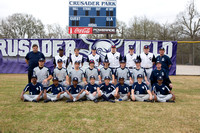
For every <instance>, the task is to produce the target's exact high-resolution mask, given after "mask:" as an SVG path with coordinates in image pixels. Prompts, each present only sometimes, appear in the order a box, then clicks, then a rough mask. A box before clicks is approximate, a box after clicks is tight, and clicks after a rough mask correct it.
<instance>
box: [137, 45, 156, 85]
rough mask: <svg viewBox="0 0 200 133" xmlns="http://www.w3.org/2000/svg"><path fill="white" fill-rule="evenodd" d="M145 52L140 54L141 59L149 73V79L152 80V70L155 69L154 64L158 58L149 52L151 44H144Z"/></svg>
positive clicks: (142, 65)
mask: <svg viewBox="0 0 200 133" xmlns="http://www.w3.org/2000/svg"><path fill="white" fill-rule="evenodd" d="M143 50H144V52H143V53H141V54H140V55H139V58H138V59H140V60H141V67H142V68H144V69H145V70H146V73H147V80H148V82H150V76H151V72H152V70H153V65H154V64H155V62H156V58H155V56H154V54H153V53H150V52H149V46H148V45H145V46H144V49H143Z"/></svg>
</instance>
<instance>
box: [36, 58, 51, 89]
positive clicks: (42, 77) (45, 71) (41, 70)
mask: <svg viewBox="0 0 200 133" xmlns="http://www.w3.org/2000/svg"><path fill="white" fill-rule="evenodd" d="M44 62H45V61H44V59H43V58H40V59H39V66H38V67H35V68H34V69H33V74H34V75H36V76H37V78H38V80H37V81H38V82H39V83H41V84H42V85H43V87H44V89H45V88H46V87H48V86H49V84H50V80H51V78H52V73H51V70H50V69H49V68H47V67H45V66H44Z"/></svg>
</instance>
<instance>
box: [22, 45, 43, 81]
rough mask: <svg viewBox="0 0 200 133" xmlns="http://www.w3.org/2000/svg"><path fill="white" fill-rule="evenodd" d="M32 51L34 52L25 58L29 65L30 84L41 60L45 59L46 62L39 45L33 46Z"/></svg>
mask: <svg viewBox="0 0 200 133" xmlns="http://www.w3.org/2000/svg"><path fill="white" fill-rule="evenodd" d="M32 49H33V51H31V52H29V53H28V54H27V55H26V57H25V61H26V64H28V83H30V82H31V77H32V75H33V69H34V68H35V67H37V66H38V61H39V59H40V58H43V59H44V60H45V57H44V54H43V53H41V52H39V51H38V45H37V44H33V46H32Z"/></svg>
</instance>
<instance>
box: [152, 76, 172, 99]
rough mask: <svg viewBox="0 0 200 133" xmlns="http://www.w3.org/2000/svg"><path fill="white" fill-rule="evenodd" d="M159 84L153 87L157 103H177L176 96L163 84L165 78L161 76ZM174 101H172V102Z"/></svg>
mask: <svg viewBox="0 0 200 133" xmlns="http://www.w3.org/2000/svg"><path fill="white" fill-rule="evenodd" d="M157 81H158V83H155V84H154V85H153V87H152V94H153V95H154V99H155V101H157V102H175V95H174V94H173V93H172V92H171V91H170V89H169V88H168V87H167V86H166V85H165V84H163V77H162V76H159V77H158V79H157ZM170 99H172V100H170Z"/></svg>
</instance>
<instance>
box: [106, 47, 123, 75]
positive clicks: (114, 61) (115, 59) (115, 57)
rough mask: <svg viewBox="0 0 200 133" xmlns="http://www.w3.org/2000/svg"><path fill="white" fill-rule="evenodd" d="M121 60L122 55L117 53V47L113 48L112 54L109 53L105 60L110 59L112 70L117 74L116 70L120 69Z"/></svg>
mask: <svg viewBox="0 0 200 133" xmlns="http://www.w3.org/2000/svg"><path fill="white" fill-rule="evenodd" d="M120 58H121V55H120V53H119V52H117V49H116V46H115V45H112V46H111V52H109V53H108V54H107V55H106V57H105V59H108V60H109V61H110V68H111V69H113V71H114V72H115V69H116V68H118V67H119V66H120V65H119V59H120Z"/></svg>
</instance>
